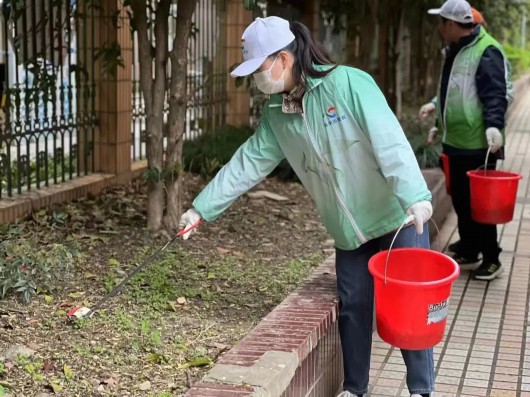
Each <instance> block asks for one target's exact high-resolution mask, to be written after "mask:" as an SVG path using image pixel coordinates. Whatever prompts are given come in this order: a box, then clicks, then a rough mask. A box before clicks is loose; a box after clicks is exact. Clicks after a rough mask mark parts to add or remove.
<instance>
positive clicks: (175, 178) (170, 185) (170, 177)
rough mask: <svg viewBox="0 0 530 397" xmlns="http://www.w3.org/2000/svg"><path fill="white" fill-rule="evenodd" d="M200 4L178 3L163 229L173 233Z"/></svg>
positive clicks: (192, 0)
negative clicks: (195, 15) (192, 43)
mask: <svg viewBox="0 0 530 397" xmlns="http://www.w3.org/2000/svg"><path fill="white" fill-rule="evenodd" d="M196 4H197V0H179V2H178V8H177V27H176V31H175V38H174V40H173V48H172V50H171V53H170V59H171V85H170V89H169V116H168V126H167V127H168V150H167V157H166V162H165V170H164V171H165V175H166V180H165V187H166V191H167V206H166V215H165V217H164V226H165V227H166V228H168V229H170V230H172V229H176V228H177V227H178V221H179V215H180V213H181V210H182V194H181V190H180V171H181V170H182V147H183V144H184V127H185V122H186V106H187V102H188V95H187V92H186V86H187V85H186V78H187V68H188V57H187V49H188V40H189V35H190V29H191V18H192V16H193V13H194V11H195V7H196Z"/></svg>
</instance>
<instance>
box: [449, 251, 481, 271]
mask: <svg viewBox="0 0 530 397" xmlns="http://www.w3.org/2000/svg"><path fill="white" fill-rule="evenodd" d="M453 259H454V260H455V262H456V263H458V265H459V266H460V269H461V270H475V269H476V268H477V267H478V262H479V259H478V255H475V256H471V257H468V256H463V255H460V254H454V255H453Z"/></svg>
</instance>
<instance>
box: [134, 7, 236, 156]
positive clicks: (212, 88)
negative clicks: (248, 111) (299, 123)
mask: <svg viewBox="0 0 530 397" xmlns="http://www.w3.org/2000/svg"><path fill="white" fill-rule="evenodd" d="M225 15H226V12H225V1H223V0H198V2H197V8H196V10H195V13H194V15H193V25H192V31H191V38H190V43H189V48H188V75H187V80H186V81H187V89H186V90H187V93H188V106H187V110H186V120H185V135H184V139H195V138H197V137H199V136H200V135H202V134H203V133H205V132H208V131H214V130H215V129H216V127H218V126H220V125H222V124H224V121H225V115H226V98H227V96H226V79H227V73H228V68H227V66H226V56H225V53H226V49H225V47H224V43H225V41H226V34H225ZM175 16H176V6H174V7H173V8H172V9H171V16H170V18H169V35H170V37H172V36H173V32H174V29H175ZM132 40H133V50H134V51H133V54H134V56H133V84H132V87H133V95H132V109H133V111H132V119H133V120H132V148H131V156H132V159H133V160H140V159H143V158H145V153H146V148H145V144H146V136H145V135H146V134H145V123H146V116H145V106H144V101H143V98H142V94H141V90H140V82H139V75H140V65H139V54H138V41H137V35H136V32H134V31H133V35H132ZM171 42H172V40H170V43H171ZM170 45H171V44H170ZM169 70H170V65H168V78H170V76H169ZM167 112H168V105H167V101H166V111H165V116H166V117H167Z"/></svg>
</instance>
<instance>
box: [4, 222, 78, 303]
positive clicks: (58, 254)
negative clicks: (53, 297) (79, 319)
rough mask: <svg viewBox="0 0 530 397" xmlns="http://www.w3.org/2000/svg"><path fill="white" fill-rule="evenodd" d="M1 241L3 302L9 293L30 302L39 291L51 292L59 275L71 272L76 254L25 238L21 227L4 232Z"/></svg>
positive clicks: (66, 248)
mask: <svg viewBox="0 0 530 397" xmlns="http://www.w3.org/2000/svg"><path fill="white" fill-rule="evenodd" d="M2 234H3V236H2V241H1V242H0V299H3V298H4V297H5V296H6V295H7V294H9V293H15V294H17V295H20V296H21V297H22V298H23V299H24V300H25V301H29V300H30V299H31V297H32V296H33V295H35V293H36V292H37V288H43V289H47V287H48V283H49V282H50V280H51V279H52V278H53V277H54V275H56V274H60V273H62V272H64V271H65V270H67V269H68V267H69V266H70V265H71V264H72V263H73V261H74V254H73V253H72V252H71V251H70V249H69V248H68V247H66V246H64V245H62V244H39V242H38V241H36V240H35V241H33V240H32V239H27V238H22V237H20V236H19V234H18V232H17V225H13V226H10V227H9V228H8V230H7V232H6V233H2Z"/></svg>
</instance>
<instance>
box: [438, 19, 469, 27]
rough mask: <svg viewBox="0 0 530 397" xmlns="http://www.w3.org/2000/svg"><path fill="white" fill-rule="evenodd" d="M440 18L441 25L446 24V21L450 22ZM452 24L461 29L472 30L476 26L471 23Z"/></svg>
mask: <svg viewBox="0 0 530 397" xmlns="http://www.w3.org/2000/svg"><path fill="white" fill-rule="evenodd" d="M440 18H442V23H446V22H447V21H450V19H447V18H445V17H440ZM453 22H454V23H456V24H457V25H458V26H460V27H461V28H462V29H473V28H474V27H475V26H476V25H477V24H475V23H473V22H469V23H461V22H456V21H453Z"/></svg>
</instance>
